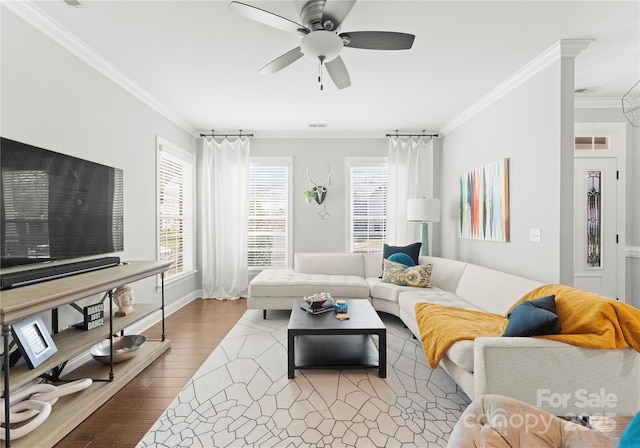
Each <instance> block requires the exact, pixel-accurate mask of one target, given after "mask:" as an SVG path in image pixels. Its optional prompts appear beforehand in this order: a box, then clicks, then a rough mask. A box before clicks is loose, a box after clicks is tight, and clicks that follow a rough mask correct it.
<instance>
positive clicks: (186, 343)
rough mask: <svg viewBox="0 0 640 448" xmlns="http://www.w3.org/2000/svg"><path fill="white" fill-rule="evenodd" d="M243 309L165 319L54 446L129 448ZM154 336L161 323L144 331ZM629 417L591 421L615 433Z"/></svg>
mask: <svg viewBox="0 0 640 448" xmlns="http://www.w3.org/2000/svg"><path fill="white" fill-rule="evenodd" d="M246 309H247V302H246V300H245V299H240V300H235V301H219V300H202V299H197V300H194V301H193V302H191V303H190V304H189V305H187V306H185V307H184V308H182V309H180V310H178V311H177V312H175V313H174V314H172V315H170V316H168V317H167V319H166V321H165V334H166V335H167V337H168V338H169V339H170V340H171V349H170V350H169V351H167V352H166V353H165V354H164V355H163V356H161V357H160V358H159V359H157V360H156V361H155V362H154V363H153V364H151V365H150V366H149V367H148V368H147V369H145V370H144V371H143V372H142V373H141V374H140V375H138V376H137V377H136V378H135V379H134V380H133V381H131V382H130V383H129V384H128V385H127V386H125V387H124V388H123V389H122V390H121V391H120V392H118V393H117V394H116V395H115V396H114V397H113V398H112V399H111V400H109V401H108V402H107V403H105V404H104V405H103V406H102V407H100V409H98V410H97V411H96V412H94V413H93V414H92V415H90V416H89V417H88V418H87V419H86V420H85V421H84V422H83V423H82V424H80V425H79V426H78V427H77V428H76V429H74V430H73V431H72V432H71V433H69V434H68V435H67V436H66V437H65V438H64V439H62V440H61V441H60V442H59V443H58V444H56V446H55V447H56V448H116V447H117V448H125V447H126V448H128V447H134V446H135V445H136V444H137V443H138V442H139V441H140V440H141V439H142V437H144V435H145V434H146V433H147V431H148V430H149V429H150V428H151V426H152V425H153V423H155V421H156V420H157V419H158V417H160V415H161V414H162V412H163V411H164V410H165V409H166V408H167V406H169V404H171V401H173V399H174V397H175V396H176V395H178V393H179V392H180V390H181V389H182V387H183V386H184V385H185V384H186V383H187V381H189V379H190V378H191V377H192V376H193V375H194V373H195V372H196V370H197V369H198V368H199V367H200V366H201V365H202V363H203V362H204V361H205V359H207V357H208V356H209V354H211V352H212V351H213V349H214V348H215V347H216V346H217V345H218V344H219V343H220V341H221V340H222V339H223V338H224V337H225V335H226V334H227V333H228V332H229V330H230V329H231V328H232V327H233V326H234V325H235V324H236V322H237V321H238V319H240V317H241V316H242V315H243V314H244V312H245V311H246ZM144 334H145V336H147V337H148V338H150V339H159V338H160V336H161V334H162V333H161V326H160V324H156V325H154V326H153V327H151V328H150V329H149V330H147V331H145V332H144ZM134 359H135V358H134ZM629 420H630V417H618V418H614V419H597V418H594V419H592V420H591V423H592V425H593V426H594V427H596V428H597V429H598V430H600V431H601V432H603V433H605V434H607V435H612V436H618V437H619V436H620V433H621V432H622V430H623V429H624V428H625V427H626V426H627V424H628V423H629Z"/></svg>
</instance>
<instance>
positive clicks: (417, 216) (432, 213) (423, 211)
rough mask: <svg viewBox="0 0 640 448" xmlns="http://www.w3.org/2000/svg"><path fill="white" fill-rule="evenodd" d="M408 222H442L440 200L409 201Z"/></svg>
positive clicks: (416, 199)
mask: <svg viewBox="0 0 640 448" xmlns="http://www.w3.org/2000/svg"><path fill="white" fill-rule="evenodd" d="M407 221H419V222H440V199H435V198H413V199H409V200H408V201H407Z"/></svg>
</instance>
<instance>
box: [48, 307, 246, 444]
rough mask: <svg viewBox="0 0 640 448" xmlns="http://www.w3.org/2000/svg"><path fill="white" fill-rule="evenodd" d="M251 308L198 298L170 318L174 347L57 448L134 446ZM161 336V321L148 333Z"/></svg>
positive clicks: (167, 323)
mask: <svg viewBox="0 0 640 448" xmlns="http://www.w3.org/2000/svg"><path fill="white" fill-rule="evenodd" d="M246 310H247V301H246V300H245V299H240V300H234V301H220V300H203V299H196V300H194V301H193V302H191V303H190V304H188V305H187V306H185V307H183V308H181V309H180V310H178V311H176V312H175V313H173V314H172V315H170V316H168V317H167V318H166V320H165V334H166V336H167V338H168V339H170V340H171V348H170V349H169V350H168V351H167V352H166V353H165V354H164V355H163V356H161V357H160V358H158V359H157V360H156V361H155V362H154V363H153V364H151V365H150V366H149V367H147V368H146V369H145V370H144V371H143V372H142V373H141V374H140V375H138V376H137V377H136V378H135V379H134V380H133V381H131V382H130V383H129V384H128V385H126V386H125V387H124V388H123V389H122V390H120V392H118V393H117V394H116V395H115V396H114V397H113V398H112V399H111V400H109V401H108V402H107V403H105V404H104V405H103V406H102V407H100V409H98V410H97V411H96V412H94V413H93V414H92V415H90V416H89V417H88V418H87V419H86V420H85V421H84V422H82V424H80V425H79V426H78V427H77V428H75V429H74V430H73V431H72V432H71V433H69V434H68V435H67V436H66V437H65V438H64V439H62V440H61V441H60V442H59V443H58V444H56V445H55V446H56V448H84V447H89V448H115V447H118V448H123V447H134V446H135V445H136V444H137V443H138V442H139V441H140V439H142V437H143V436H144V435H145V434H146V433H147V431H148V430H149V428H151V425H153V423H154V422H155V421H156V420H157V419H158V417H160V415H161V414H162V412H163V411H164V410H165V409H166V408H167V406H169V404H171V401H172V400H173V399H174V398H175V397H176V395H178V393H179V392H180V390H181V389H182V387H183V386H184V385H185V384H186V383H187V381H189V379H190V378H191V377H192V376H193V374H194V373H195V372H196V370H198V368H199V367H200V366H201V365H202V363H203V362H204V360H205V359H207V357H208V356H209V355H210V354H211V352H212V351H213V349H214V348H215V347H216V346H217V345H218V344H219V343H220V341H221V340H222V338H224V336H225V335H226V334H227V333H228V332H229V330H230V329H231V328H232V327H233V326H234V325H235V324H236V322H237V321H238V319H240V317H241V316H242V315H243V314H244V312H245V311H246ZM161 334H162V330H161V326H160V324H156V325H154V326H153V327H151V328H149V329H148V330H147V331H145V332H144V335H145V336H147V338H150V339H159V338H160V336H161ZM134 360H135V358H134ZM134 360H132V361H129V362H134Z"/></svg>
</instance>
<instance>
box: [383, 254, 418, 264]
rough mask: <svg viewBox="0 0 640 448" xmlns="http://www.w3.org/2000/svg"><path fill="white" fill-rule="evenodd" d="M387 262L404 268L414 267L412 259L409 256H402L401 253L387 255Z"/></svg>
mask: <svg viewBox="0 0 640 448" xmlns="http://www.w3.org/2000/svg"><path fill="white" fill-rule="evenodd" d="M387 260H389V261H394V262H396V263H401V264H403V265H405V266H415V265H416V264H415V263H414V262H413V259H412V258H411V257H410V256H409V255H407V254H404V253H402V252H396V253H395V254H391V255H389V258H387Z"/></svg>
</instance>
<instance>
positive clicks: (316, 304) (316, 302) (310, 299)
mask: <svg viewBox="0 0 640 448" xmlns="http://www.w3.org/2000/svg"><path fill="white" fill-rule="evenodd" d="M304 300H305V302H307V303H308V304H309V308H311V309H312V310H317V309H319V308H322V306H323V305H324V303H325V302H326V301H329V302H331V303H333V297H331V294H329V293H328V292H321V293H320V294H312V295H310V296H305V298H304Z"/></svg>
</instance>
